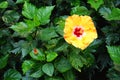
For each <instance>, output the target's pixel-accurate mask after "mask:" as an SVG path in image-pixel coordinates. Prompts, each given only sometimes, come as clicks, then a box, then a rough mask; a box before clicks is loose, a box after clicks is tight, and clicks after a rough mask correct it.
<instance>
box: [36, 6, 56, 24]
mask: <svg viewBox="0 0 120 80" xmlns="http://www.w3.org/2000/svg"><path fill="white" fill-rule="evenodd" d="M53 8H54V6H46V7H41V8H39V9H38V12H37V16H36V17H37V18H38V19H39V21H40V24H41V25H45V24H47V23H49V21H50V15H51V12H52V10H53Z"/></svg>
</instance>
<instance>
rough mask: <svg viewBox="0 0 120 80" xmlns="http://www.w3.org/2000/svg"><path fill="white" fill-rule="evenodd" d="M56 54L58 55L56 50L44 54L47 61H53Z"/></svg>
mask: <svg viewBox="0 0 120 80" xmlns="http://www.w3.org/2000/svg"><path fill="white" fill-rule="evenodd" d="M57 56H58V54H57V53H56V52H49V53H48V54H47V56H46V57H47V62H51V61H53V60H54V59H55V58H56V57H57Z"/></svg>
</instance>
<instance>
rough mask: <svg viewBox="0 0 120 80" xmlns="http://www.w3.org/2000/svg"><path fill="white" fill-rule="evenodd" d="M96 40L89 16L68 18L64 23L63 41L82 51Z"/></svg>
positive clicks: (94, 29) (95, 33)
mask: <svg viewBox="0 0 120 80" xmlns="http://www.w3.org/2000/svg"><path fill="white" fill-rule="evenodd" d="M96 38H97V31H96V28H95V26H94V23H93V21H92V19H91V17H90V16H79V15H72V16H69V17H68V18H67V19H66V21H65V28H64V39H65V41H66V42H68V43H69V44H72V45H73V46H75V47H77V48H80V49H82V50H84V49H85V48H87V47H88V46H89V45H90V43H92V42H93V41H94V39H96Z"/></svg>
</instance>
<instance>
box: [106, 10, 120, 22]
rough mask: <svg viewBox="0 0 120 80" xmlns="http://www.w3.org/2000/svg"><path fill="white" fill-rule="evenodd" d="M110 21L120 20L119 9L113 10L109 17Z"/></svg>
mask: <svg viewBox="0 0 120 80" xmlns="http://www.w3.org/2000/svg"><path fill="white" fill-rule="evenodd" d="M108 20H110V21H111V20H120V9H119V8H113V9H112V11H111V14H110V15H109V17H108Z"/></svg>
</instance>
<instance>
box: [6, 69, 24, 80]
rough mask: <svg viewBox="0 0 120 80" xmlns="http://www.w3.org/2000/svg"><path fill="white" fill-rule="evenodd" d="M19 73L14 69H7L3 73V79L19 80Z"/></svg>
mask: <svg viewBox="0 0 120 80" xmlns="http://www.w3.org/2000/svg"><path fill="white" fill-rule="evenodd" d="M21 78H22V76H21V74H20V73H19V72H18V71H17V70H15V69H9V70H7V71H6V72H5V74H4V80H21Z"/></svg>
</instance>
